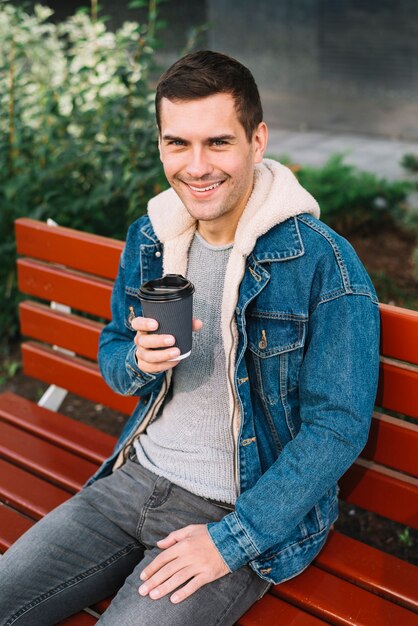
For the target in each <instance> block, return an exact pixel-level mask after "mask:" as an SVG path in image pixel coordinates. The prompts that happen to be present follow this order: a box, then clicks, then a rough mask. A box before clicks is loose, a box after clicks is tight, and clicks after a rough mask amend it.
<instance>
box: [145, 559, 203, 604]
mask: <svg viewBox="0 0 418 626" xmlns="http://www.w3.org/2000/svg"><path fill="white" fill-rule="evenodd" d="M192 576H193V570H192V567H191V566H189V567H185V568H183V569H182V570H180V571H179V572H176V573H175V574H173V576H170V578H168V579H167V580H166V581H165V582H164V583H162V584H161V585H158V587H155V589H152V591H150V594H149V596H150V598H152V599H153V600H157V599H158V598H162V597H163V596H166V595H167V594H168V593H171V592H172V591H174V590H175V589H178V587H180V585H184V583H185V582H187V581H188V580H190V578H192Z"/></svg>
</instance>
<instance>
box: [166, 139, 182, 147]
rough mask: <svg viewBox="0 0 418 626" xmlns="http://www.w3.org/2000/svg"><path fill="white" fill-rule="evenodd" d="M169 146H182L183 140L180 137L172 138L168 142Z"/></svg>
mask: <svg viewBox="0 0 418 626" xmlns="http://www.w3.org/2000/svg"><path fill="white" fill-rule="evenodd" d="M168 145H169V146H184V141H182V140H181V139H173V140H172V141H169V142H168Z"/></svg>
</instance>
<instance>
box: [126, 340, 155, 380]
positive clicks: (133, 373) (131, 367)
mask: <svg viewBox="0 0 418 626" xmlns="http://www.w3.org/2000/svg"><path fill="white" fill-rule="evenodd" d="M135 352H136V345H135V344H133V345H132V347H131V348H130V349H129V351H128V354H127V355H126V359H125V366H126V371H127V373H128V376H129V378H131V380H132V381H133V382H134V383H136V385H137V387H138V388H139V387H142V386H143V385H146V384H147V383H149V382H151V381H153V380H155V379H156V378H157V377H156V376H155V375H154V374H148V372H143V371H142V370H140V369H139V367H138V364H137V362H136V358H135Z"/></svg>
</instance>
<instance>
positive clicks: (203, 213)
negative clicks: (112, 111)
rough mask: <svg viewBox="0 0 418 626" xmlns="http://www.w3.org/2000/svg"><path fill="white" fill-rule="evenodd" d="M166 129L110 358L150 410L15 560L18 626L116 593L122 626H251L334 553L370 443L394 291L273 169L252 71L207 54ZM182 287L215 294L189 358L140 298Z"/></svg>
mask: <svg viewBox="0 0 418 626" xmlns="http://www.w3.org/2000/svg"><path fill="white" fill-rule="evenodd" d="M156 114H157V123H158V128H159V148H160V154H161V160H162V163H163V166H164V171H165V174H166V176H167V180H168V182H169V183H170V189H168V190H167V191H164V192H163V193H161V194H159V195H158V196H156V197H155V198H153V199H152V200H151V201H150V202H149V205H148V212H147V215H146V216H144V217H142V218H140V219H139V220H137V221H136V222H134V224H132V226H131V228H130V229H129V233H128V237H127V242H126V246H125V249H124V252H123V254H122V257H121V261H120V267H119V273H118V277H117V280H116V283H115V287H114V292H113V297H112V321H111V322H110V323H109V324H108V325H107V326H106V327H105V328H104V330H103V331H102V335H101V340H100V349H99V364H100V368H101V371H102V373H103V376H104V378H105V379H106V381H107V382H108V383H109V385H110V386H111V387H112V388H113V389H114V390H116V391H118V392H119V393H122V394H125V395H137V396H140V397H141V401H140V402H139V403H138V406H137V408H136V410H135V412H134V413H133V415H132V416H131V418H130V420H129V421H128V423H127V424H126V426H125V428H124V430H123V433H122V435H121V437H120V439H119V441H118V443H117V445H116V447H115V450H114V453H113V454H112V456H111V457H110V458H109V459H108V460H107V461H106V462H105V463H104V464H103V466H102V467H101V468H100V469H99V471H98V472H97V473H96V475H95V476H93V477H92V479H91V480H90V481H89V484H88V485H87V486H86V487H85V488H84V489H83V490H82V491H81V492H80V493H79V494H77V495H76V496H74V497H73V498H71V499H70V500H69V501H68V502H66V503H65V504H63V505H61V506H60V507H58V508H57V509H55V511H53V512H52V513H50V514H49V515H48V516H46V517H45V518H44V519H43V520H42V521H41V522H39V523H38V524H36V525H35V526H34V527H33V528H32V529H31V530H30V531H29V532H28V533H27V534H26V535H24V536H23V537H22V538H21V539H20V540H19V541H18V542H17V543H16V544H15V545H14V546H13V547H12V548H11V549H10V550H9V551H8V552H7V553H6V555H5V556H4V557H2V559H1V561H0V575H1V576H0V623H1V624H3V626H6V625H7V626H11V625H12V624H13V625H15V624H16V625H18V626H24V625H25V626H26V625H27V626H29V625H30V626H33V625H34V624H36V625H37V626H47V625H49V624H55V623H57V622H59V621H60V620H62V619H63V618H65V617H66V616H68V615H70V614H72V613H74V612H76V611H78V610H80V609H81V608H83V607H84V606H87V605H90V604H94V603H96V602H98V601H99V600H101V599H103V598H105V597H107V596H109V595H110V594H112V593H116V596H115V597H114V599H113V600H112V602H111V604H110V606H109V608H108V609H107V610H106V612H105V613H104V614H103V615H102V617H101V618H100V620H99V624H101V625H104V626H114V625H115V624H120V625H121V626H125V625H126V626H136V625H140V624H152V625H153V624H158V626H188V625H189V626H195V625H204V626H211V625H215V624H216V625H232V624H234V623H235V622H236V621H237V620H238V619H239V617H240V616H241V615H242V614H243V613H244V612H245V611H246V610H247V609H248V608H249V607H250V606H251V605H252V604H253V603H254V602H256V601H257V600H258V599H259V598H261V597H262V596H263V595H264V594H265V593H266V591H267V590H268V588H269V587H270V586H271V584H279V583H281V582H282V581H284V580H287V579H289V578H291V577H293V576H296V575H297V574H299V573H300V572H302V571H303V570H304V569H305V568H306V567H307V566H308V565H309V563H310V562H311V561H312V560H313V559H314V557H315V556H316V555H317V554H318V552H319V550H320V549H321V548H322V546H323V545H324V543H325V540H326V537H327V535H328V532H329V530H330V528H331V526H332V524H333V523H334V521H335V520H336V518H337V515H338V501H337V492H338V488H337V480H338V479H339V478H340V477H341V475H342V474H343V473H344V472H345V471H346V470H347V468H348V467H349V466H350V465H351V464H352V462H353V461H354V460H355V458H356V457H357V455H358V454H359V452H360V451H361V449H362V448H363V446H364V444H365V442H366V439H367V435H368V429H369V424H370V418H371V413H372V410H373V404H374V398H375V392H376V385H377V374H378V348H379V345H378V344H379V313H378V306H377V304H378V302H377V298H376V294H375V291H374V289H373V286H372V284H371V282H370V279H369V277H368V276H367V273H366V271H365V270H364V268H363V266H362V265H361V263H360V261H359V259H358V257H357V256H356V254H355V252H354V250H353V249H352V247H351V246H350V244H349V243H348V242H347V241H346V240H345V239H343V238H342V237H341V236H339V235H338V234H337V233H335V232H334V231H333V230H331V229H330V228H329V227H327V226H326V225H325V224H324V223H323V222H321V221H320V220H319V207H318V205H317V203H316V201H315V200H314V198H312V196H311V195H310V194H309V193H308V192H307V191H306V190H305V189H303V188H302V187H301V186H300V184H299V183H298V181H297V180H296V178H295V177H294V175H293V174H292V173H291V171H290V170H289V169H288V168H286V167H284V166H283V165H281V164H280V163H278V162H275V161H273V160H269V159H264V158H263V154H264V151H265V148H266V143H267V127H266V124H265V123H264V122H263V116H262V108H261V103H260V98H259V94H258V90H257V86H256V84H255V82H254V79H253V77H252V75H251V73H250V72H249V70H248V69H247V68H245V67H244V66H243V65H241V64H240V63H239V62H238V61H236V60H234V59H232V58H230V57H227V56H225V55H222V54H219V53H215V52H208V51H204V52H196V53H193V54H190V55H187V56H186V57H183V58H182V59H180V60H179V61H177V62H176V63H175V64H174V65H173V66H172V67H170V68H169V69H168V70H167V72H166V73H165V74H164V75H163V76H162V78H161V79H160V82H159V84H158V88H157V94H156ZM166 273H178V274H183V275H184V276H187V278H188V279H189V280H190V281H191V282H192V283H193V284H194V285H195V300H194V320H193V330H194V331H195V332H194V338H193V349H192V353H191V355H190V357H188V358H187V359H183V360H180V359H177V360H176V357H178V356H179V350H178V349H177V348H175V347H173V346H174V338H173V337H172V336H169V335H159V334H156V333H155V330H156V329H157V323H156V322H155V320H152V319H146V318H144V317H143V316H142V311H141V306H140V301H139V299H138V290H139V287H140V285H141V283H142V282H144V281H147V280H151V279H154V278H157V277H160V276H162V275H163V274H166Z"/></svg>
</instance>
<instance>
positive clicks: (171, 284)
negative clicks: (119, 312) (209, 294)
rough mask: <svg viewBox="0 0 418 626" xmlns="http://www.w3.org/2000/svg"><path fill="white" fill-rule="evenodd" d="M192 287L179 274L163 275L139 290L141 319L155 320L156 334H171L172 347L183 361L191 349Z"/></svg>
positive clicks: (177, 358) (178, 358) (176, 359)
mask: <svg viewBox="0 0 418 626" xmlns="http://www.w3.org/2000/svg"><path fill="white" fill-rule="evenodd" d="M193 293H194V286H193V284H192V283H191V282H190V281H189V280H187V279H186V278H184V276H182V275H181V274H165V276H163V277H162V278H156V279H155V280H149V281H148V282H146V283H143V284H142V285H141V287H140V289H139V298H140V300H141V305H142V311H143V314H144V317H150V318H152V319H155V320H157V322H158V329H157V330H156V331H155V333H156V334H158V335H173V336H174V338H175V340H176V341H175V344H174V346H175V347H176V348H179V350H180V356H178V357H176V358H175V359H171V360H172V361H178V360H180V359H185V358H186V357H188V356H189V354H190V352H191V350H192V321H193Z"/></svg>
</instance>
